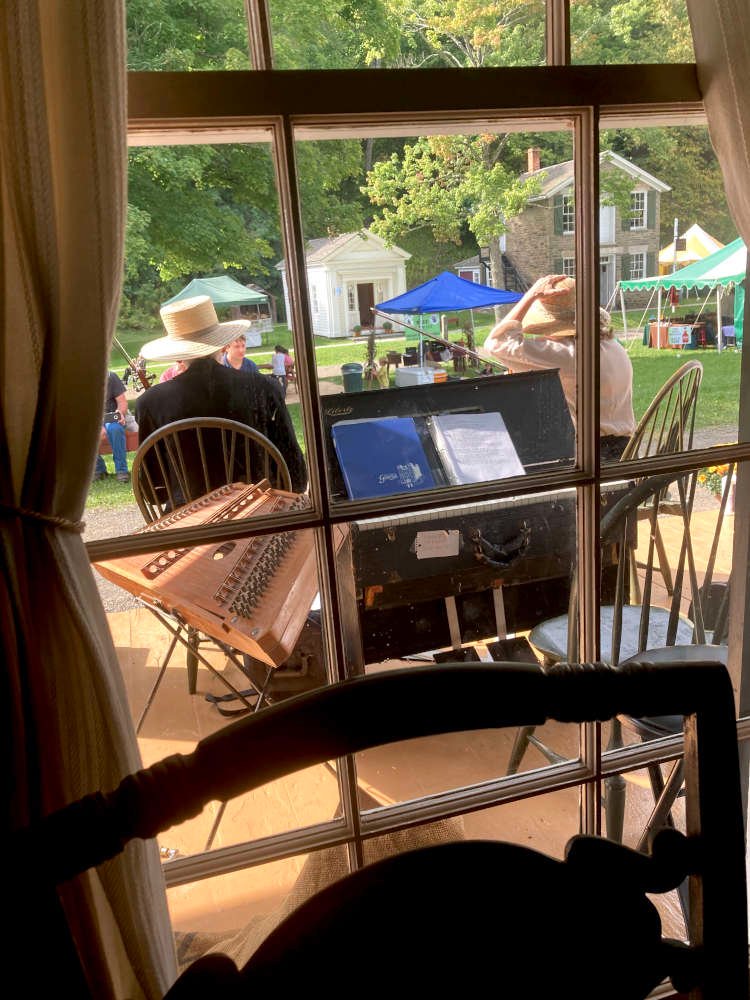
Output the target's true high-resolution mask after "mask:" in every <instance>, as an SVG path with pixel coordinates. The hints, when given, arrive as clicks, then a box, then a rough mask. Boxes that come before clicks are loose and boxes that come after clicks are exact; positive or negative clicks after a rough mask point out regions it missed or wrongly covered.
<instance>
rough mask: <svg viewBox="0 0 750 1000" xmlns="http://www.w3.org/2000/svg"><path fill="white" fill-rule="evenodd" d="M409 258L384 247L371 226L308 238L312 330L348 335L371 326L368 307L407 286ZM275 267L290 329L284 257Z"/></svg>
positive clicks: (404, 252) (403, 253)
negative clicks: (312, 238)
mask: <svg viewBox="0 0 750 1000" xmlns="http://www.w3.org/2000/svg"><path fill="white" fill-rule="evenodd" d="M410 257H411V254H410V253H408V252H407V251H406V250H402V249H401V247H397V246H390V247H387V246H386V245H385V243H384V242H383V240H382V239H381V238H380V237H379V236H376V235H375V233H373V232H370V230H369V229H362V230H360V231H359V232H356V233H342V234H341V235H340V236H335V237H333V238H332V239H314V240H308V242H307V244H306V247H305V261H306V265H307V287H308V291H309V295H310V312H311V315H312V324H313V332H314V333H315V334H316V335H317V336H320V337H350V336H351V335H352V331H353V329H354V327H355V326H361V327H371V326H372V325H373V315H372V312H371V309H372V306H374V305H375V304H376V303H377V302H385V301H386V300H387V299H392V298H394V297H395V296H396V295H400V294H401V293H402V292H405V291H406V261H407V260H408V259H409V258H410ZM276 267H277V268H278V270H279V271H280V272H281V278H282V282H283V285H284V304H285V306H286V314H287V325H288V326H289V329H291V328H292V327H291V309H290V307H289V290H288V287H287V280H286V264H285V263H284V261H283V260H282V261H279V263H278V264H277V265H276Z"/></svg>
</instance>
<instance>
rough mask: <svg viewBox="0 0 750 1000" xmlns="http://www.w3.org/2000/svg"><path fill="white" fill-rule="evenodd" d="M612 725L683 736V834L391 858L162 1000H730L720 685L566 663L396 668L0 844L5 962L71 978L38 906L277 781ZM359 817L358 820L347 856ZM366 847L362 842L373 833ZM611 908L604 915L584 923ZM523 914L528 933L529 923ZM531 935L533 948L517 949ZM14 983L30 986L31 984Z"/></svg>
mask: <svg viewBox="0 0 750 1000" xmlns="http://www.w3.org/2000/svg"><path fill="white" fill-rule="evenodd" d="M622 711H625V712H633V713H636V714H638V715H642V716H648V715H659V714H662V713H666V712H674V713H678V714H679V715H680V716H684V725H685V729H686V732H687V733H688V734H689V738H688V739H686V741H685V779H686V789H687V796H688V801H689V811H688V815H689V822H688V829H687V835H686V836H683V835H682V834H681V833H678V832H677V831H675V830H667V831H662V832H661V833H660V834H659V835H658V836H657V837H656V838H655V840H654V842H653V845H652V846H651V851H650V854H643V853H640V852H636V851H632V850H629V849H628V848H625V847H623V846H622V845H619V844H614V843H612V842H611V841H607V840H604V839H602V838H599V837H591V836H577V837H573V838H572V839H571V840H570V841H569V843H568V845H567V849H566V852H565V860H564V861H560V860H557V859H554V858H552V857H549V856H547V855H545V854H542V853H540V852H538V851H535V850H532V849H530V848H527V847H525V846H521V845H518V844H513V843H505V842H502V841H489V840H482V841H479V840H469V839H458V840H454V841H453V842H447V843H446V842H442V843H438V844H434V845H431V846H420V847H418V848H416V849H406V850H403V851H402V852H400V853H396V854H394V855H391V856H389V857H385V858H384V859H382V860H379V861H376V862H375V863H372V864H367V865H365V866H364V867H360V868H358V869H357V870H354V871H352V872H350V873H349V874H344V875H343V876H342V877H339V878H337V879H336V880H335V881H333V882H329V884H328V885H326V886H325V887H324V888H322V889H319V890H318V891H316V892H314V894H313V895H311V896H309V898H307V899H306V900H304V901H301V903H300V905H299V906H298V907H297V908H296V909H295V910H293V911H292V912H291V913H290V914H289V915H288V916H287V917H286V918H285V919H283V920H282V922H281V923H279V924H277V925H276V926H275V927H274V929H272V930H271V931H270V933H269V934H268V935H267V936H266V937H265V940H263V941H262V942H261V943H260V945H259V946H258V947H257V948H256V949H255V950H254V951H253V952H252V953H251V955H250V957H249V959H248V960H247V961H246V962H243V965H242V968H240V969H238V967H237V965H236V964H235V963H234V961H233V960H232V959H230V958H228V957H227V956H226V955H222V954H209V955H206V956H205V957H204V958H200V959H198V960H197V961H196V962H194V963H193V964H192V965H190V966H189V967H188V969H187V970H186V971H185V972H184V973H183V974H182V975H181V976H180V977H179V978H178V980H177V981H176V983H175V984H174V985H173V986H172V987H171V989H169V991H168V993H167V997H168V1000H190V998H201V1000H202V998H204V997H206V996H211V997H215V998H216V1000H221V998H223V997H230V996H231V997H244V996H247V997H256V996H257V997H265V996H271V995H278V996H295V995H298V994H299V993H300V992H301V991H304V992H306V993H307V992H310V993H313V994H320V993H331V992H332V993H334V994H337V993H340V992H341V991H342V990H343V989H344V988H345V987H344V984H347V983H350V984H351V983H354V984H357V988H358V989H359V991H360V992H362V993H363V995H365V996H374V995H375V994H376V993H377V994H380V993H382V990H383V986H384V984H385V985H387V988H388V991H389V992H391V993H394V994H395V995H398V996H411V995H413V996H456V997H458V996H481V995H484V994H485V993H488V992H495V993H499V995H501V996H508V997H528V998H530V1000H547V998H549V997H555V996H560V997H562V996H571V997H576V1000H599V998H600V997H603V996H606V997H607V998H608V1000H635V998H645V997H646V996H647V995H648V994H649V993H650V991H652V990H653V989H654V988H656V987H657V986H658V985H659V984H660V983H661V982H663V981H664V980H665V979H666V978H667V977H669V978H670V979H671V981H672V984H673V986H674V988H675V989H676V990H677V991H679V992H680V993H687V992H688V991H690V996H691V997H693V998H694V1000H700V998H703V1000H719V998H721V1000H740V998H742V1000H745V998H746V997H747V995H748V961H747V940H748V939H747V900H746V874H745V846H744V834H743V818H742V817H743V810H742V803H741V796H740V775H739V763H738V753H737V733H736V729H735V722H734V699H733V694H732V687H731V683H730V680H729V677H728V675H727V672H726V669H725V668H723V667H720V666H716V665H710V664H701V663H694V664H685V663H680V662H673V663H669V664H667V665H665V666H664V668H663V670H661V671H659V672H656V673H655V672H654V671H653V670H652V669H649V668H647V667H643V666H640V665H639V664H637V663H636V664H632V665H631V666H630V667H629V668H627V669H622V670H615V669H612V668H610V667H607V666H605V665H603V664H585V665H580V666H578V667H574V666H571V667H566V669H564V670H558V671H557V672H553V673H551V674H548V675H545V674H544V673H542V672H541V671H540V670H539V669H538V668H536V667H534V666H531V665H519V664H514V663H500V664H478V665H476V666H469V665H466V664H451V665H443V666H440V667H416V668H408V669H401V670H393V671H384V672H380V673H377V674H374V675H370V676H367V677H361V678H355V679H352V680H347V681H343V682H339V683H337V684H333V685H331V686H329V687H327V688H322V689H319V690H317V691H313V692H309V693H307V694H304V695H301V696H300V697H298V698H295V699H293V700H291V701H288V702H284V703H282V704H279V705H275V706H272V707H270V708H268V709H267V710H265V711H263V712H261V713H259V714H257V715H253V716H250V717H248V718H247V719H244V720H242V721H239V722H237V723H235V724H233V725H231V726H229V727H227V728H226V729H224V730H222V731H220V732H217V733H215V734H213V735H212V736H210V737H209V738H207V739H205V740H203V741H201V742H200V743H199V744H198V745H197V747H196V749H195V750H194V752H193V753H191V754H187V755H183V754H176V755H174V756H172V757H169V758H167V759H166V760H163V761H161V762H160V763H158V764H155V765H154V766H153V767H151V768H148V769H147V770H145V771H140V772H138V773H137V774H134V775H131V776H129V777H127V778H125V780H124V781H123V782H122V783H121V785H120V786H119V787H118V788H117V789H116V790H115V791H113V792H110V793H109V794H101V793H97V794H94V795H91V796H89V797H87V798H85V799H83V800H81V801H79V802H77V803H74V804H73V805H71V806H68V807H67V808H65V809H62V810H61V811H59V812H58V813H55V814H53V815H51V816H49V817H48V818H47V819H45V820H43V821H41V822H40V823H39V824H37V825H36V826H34V827H32V828H30V829H27V830H22V831H20V832H17V833H15V834H14V835H13V836H12V838H11V839H10V842H9V843H8V844H7V848H8V856H9V857H12V858H13V859H14V864H13V865H12V866H11V868H10V870H9V877H10V879H11V884H10V887H9V888H10V891H11V893H12V898H13V899H14V901H15V902H14V905H15V906H16V907H17V911H18V910H20V913H18V912H17V913H16V919H15V920H14V921H13V927H12V929H11V941H10V942H9V944H10V947H11V954H13V955H14V958H15V959H16V960H20V961H24V959H25V956H26V955H27V954H28V956H29V959H30V958H31V957H32V956H33V955H34V954H35V951H34V949H36V948H37V947H38V941H39V940H43V941H44V943H45V961H46V962H49V961H50V960H52V961H54V962H55V963H56V968H65V969H66V972H67V973H68V974H69V975H70V976H71V977H72V975H73V972H74V971H75V969H76V963H77V960H78V959H77V953H76V951H75V945H74V937H73V934H72V933H71V931H70V930H69V928H68V924H67V922H66V920H65V918H64V917H63V914H62V909H61V906H60V903H59V901H58V897H57V895H56V893H55V886H56V885H57V884H58V883H60V882H62V881H64V880H66V879H69V878H71V877H73V876H74V875H76V874H78V873H80V872H82V871H84V870H86V869H87V868H89V867H91V866H93V865H101V864H102V863H103V862H104V861H106V860H108V859H109V858H111V857H113V856H115V855H116V854H118V853H119V852H120V851H121V850H122V849H123V847H124V846H125V845H126V844H127V843H128V842H129V841H130V840H132V839H133V838H151V837H154V836H155V835H156V834H158V833H159V832H160V831H163V830H165V829H167V828H169V827H170V826H172V825H174V824H175V823H178V822H181V821H183V820H184V819H185V818H187V817H189V816H193V815H196V814H197V813H199V812H200V810H201V809H202V808H203V807H204V806H205V805H206V803H208V802H210V801H211V800H214V799H218V800H220V801H222V802H226V801H228V800H229V799H231V798H233V797H235V796H237V795H239V794H242V793H244V792H247V791H250V790H252V789H256V788H259V787H261V786H264V785H266V784H267V783H268V782H272V781H274V780H275V779H278V778H280V777H282V776H284V775H286V774H292V773H294V772H296V771H298V770H301V769H304V768H310V767H311V766H313V765H316V764H324V763H326V762H328V761H331V760H335V759H337V758H339V757H342V756H343V755H349V754H356V753H359V752H360V751H363V750H367V749H370V748H374V747H378V746H381V745H384V744H388V743H393V742H396V741H400V740H406V739H413V738H418V737H427V736H434V735H440V734H443V733H468V732H469V731H481V730H486V729H493V728H503V727H511V726H517V725H519V724H522V723H524V722H529V721H532V720H533V721H534V722H538V723H541V722H543V721H545V720H547V719H557V720H565V721H569V720H575V721H578V722H584V721H588V722H593V721H597V720H602V719H606V718H608V717H610V716H611V715H612V714H613V713H615V712H622ZM227 761H231V762H233V764H232V766H231V767H227ZM380 813H381V810H378V809H376V810H374V811H372V810H366V811H365V812H363V814H362V819H363V825H362V830H363V834H364V835H365V836H367V833H368V825H371V824H372V821H373V820H375V821H377V820H378V819H379V818H380ZM433 816H434V810H433ZM341 822H342V824H343V823H344V822H345V821H344V819H343V818H342V821H341ZM347 822H348V821H347ZM381 829H382V826H381ZM342 832H343V827H342ZM371 832H372V834H375V835H377V833H378V827H377V822H376V823H375V825H374V826H372V831H371ZM321 846H323V847H324V848H325V843H324V842H323V841H321ZM316 850H319V848H318V849H316ZM316 850H314V851H313V854H314V853H316ZM688 874H689V877H690V880H691V883H692V888H693V890H694V900H695V905H694V907H693V909H692V911H691V923H690V927H689V929H688V937H689V940H688V943H687V944H683V943H681V942H676V941H671V940H668V939H666V938H662V928H661V921H660V918H659V914H658V911H657V909H656V906H655V905H654V899H653V897H654V895H658V894H660V893H664V892H667V891H670V890H672V889H673V888H674V887H675V886H676V885H677V884H678V883H679V882H680V881H682V879H683V878H685V877H686V876H687V875H688ZM612 899H614V900H616V905H614V906H611V905H610V906H607V918H606V919H602V913H601V908H602V906H603V905H606V902H607V900H612ZM540 910H541V912H544V913H545V914H547V915H548V916H549V919H548V920H546V921H544V922H543V925H540V924H539V921H538V914H539V912H540ZM555 917H558V918H560V917H562V918H563V919H555ZM531 926H534V927H536V928H537V930H538V931H539V934H540V936H539V937H538V938H535V939H534V940H533V941H530V939H529V927H531ZM32 928H33V931H34V932H33V933H32V932H31V929H32ZM16 939H18V940H16ZM16 944H17V946H18V949H19V950H17V949H16ZM374 955H377V956H378V971H377V974H376V975H374V976H373V971H372V970H373V956H374ZM24 966H25V967H26V968H27V975H29V976H31V977H32V980H30V982H31V981H33V976H34V975H35V973H34V971H33V968H34V966H33V964H32V965H27V964H26V962H25V961H24ZM71 970H72V971H71ZM81 978H82V974H81Z"/></svg>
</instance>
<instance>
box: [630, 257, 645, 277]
mask: <svg viewBox="0 0 750 1000" xmlns="http://www.w3.org/2000/svg"><path fill="white" fill-rule="evenodd" d="M645 277H646V254H645V253H633V254H631V255H630V257H629V260H628V270H627V278H628V280H629V281H637V280H638V279H639V278H645Z"/></svg>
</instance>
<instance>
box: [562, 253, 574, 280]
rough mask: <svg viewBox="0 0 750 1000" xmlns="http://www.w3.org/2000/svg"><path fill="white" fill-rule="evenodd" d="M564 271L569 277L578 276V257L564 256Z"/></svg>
mask: <svg viewBox="0 0 750 1000" xmlns="http://www.w3.org/2000/svg"><path fill="white" fill-rule="evenodd" d="M562 273H563V274H567V275H568V277H569V278H575V276H576V259H575V257H563V259H562Z"/></svg>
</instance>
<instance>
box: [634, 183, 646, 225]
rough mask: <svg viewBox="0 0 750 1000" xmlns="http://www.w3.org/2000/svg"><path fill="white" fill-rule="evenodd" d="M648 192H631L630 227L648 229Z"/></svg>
mask: <svg viewBox="0 0 750 1000" xmlns="http://www.w3.org/2000/svg"><path fill="white" fill-rule="evenodd" d="M647 197H648V196H647V193H646V192H645V191H631V192H630V228H631V230H632V229H646V228H647V227H648V218H647V214H646V212H647Z"/></svg>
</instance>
